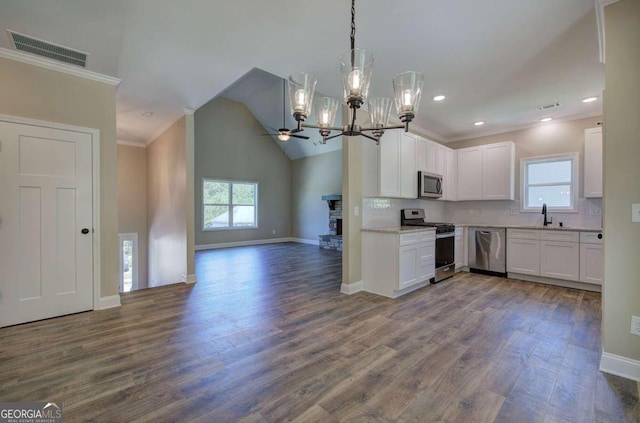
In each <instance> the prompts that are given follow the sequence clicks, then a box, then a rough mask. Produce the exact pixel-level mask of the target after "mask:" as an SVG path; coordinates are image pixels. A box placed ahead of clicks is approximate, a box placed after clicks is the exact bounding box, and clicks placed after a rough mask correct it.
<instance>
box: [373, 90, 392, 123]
mask: <svg viewBox="0 0 640 423" xmlns="http://www.w3.org/2000/svg"><path fill="white" fill-rule="evenodd" d="M368 104H369V118H370V119H371V126H372V127H373V128H380V127H382V126H387V124H388V123H389V114H390V113H391V104H392V100H391V99H390V98H387V97H376V98H372V99H369V102H368Z"/></svg>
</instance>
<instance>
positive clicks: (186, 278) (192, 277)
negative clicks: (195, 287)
mask: <svg viewBox="0 0 640 423" xmlns="http://www.w3.org/2000/svg"><path fill="white" fill-rule="evenodd" d="M180 280H181V281H182V282H184V283H187V284H191V283H196V275H195V274H193V273H191V274H188V275H187V274H186V273H183V274H182V277H181V278H180Z"/></svg>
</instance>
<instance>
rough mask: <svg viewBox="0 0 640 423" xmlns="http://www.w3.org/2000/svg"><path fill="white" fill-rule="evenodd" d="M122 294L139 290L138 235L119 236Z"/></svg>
mask: <svg viewBox="0 0 640 423" xmlns="http://www.w3.org/2000/svg"><path fill="white" fill-rule="evenodd" d="M118 237H119V238H120V285H119V286H120V292H131V291H135V290H137V289H138V234H137V233H132V234H119V235H118Z"/></svg>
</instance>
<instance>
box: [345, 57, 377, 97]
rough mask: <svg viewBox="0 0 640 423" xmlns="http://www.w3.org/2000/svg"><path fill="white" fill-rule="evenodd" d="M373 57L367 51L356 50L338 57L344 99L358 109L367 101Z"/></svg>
mask: <svg viewBox="0 0 640 423" xmlns="http://www.w3.org/2000/svg"><path fill="white" fill-rule="evenodd" d="M373 59H374V55H373V53H371V52H370V51H368V50H365V49H361V48H356V49H354V50H351V51H350V52H349V53H347V54H345V55H343V56H341V57H340V72H341V74H342V84H343V86H344V99H345V101H346V102H347V103H349V104H357V105H358V107H359V106H360V105H361V104H362V103H364V102H365V101H366V100H367V96H368V94H369V85H370V84H371V73H372V72H373Z"/></svg>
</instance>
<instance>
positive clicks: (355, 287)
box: [340, 281, 364, 295]
mask: <svg viewBox="0 0 640 423" xmlns="http://www.w3.org/2000/svg"><path fill="white" fill-rule="evenodd" d="M363 289H364V285H363V283H362V281H358V282H354V283H350V284H344V283H343V284H342V285H340V292H342V293H343V294H347V295H351V294H355V293H356V292H360V291H362V290H363Z"/></svg>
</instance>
